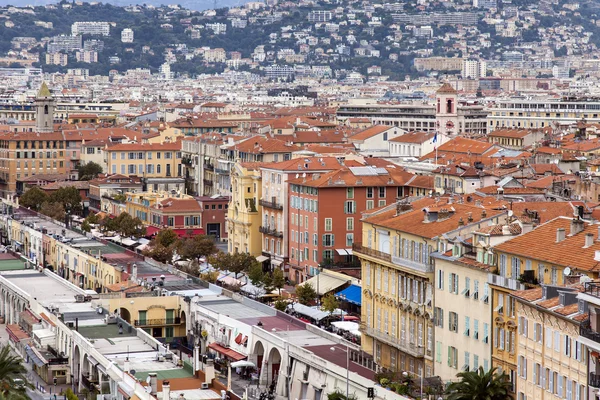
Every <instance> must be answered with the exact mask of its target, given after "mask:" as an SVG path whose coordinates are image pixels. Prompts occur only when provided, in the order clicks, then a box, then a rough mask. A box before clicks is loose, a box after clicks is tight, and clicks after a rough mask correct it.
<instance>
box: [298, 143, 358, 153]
mask: <svg viewBox="0 0 600 400" xmlns="http://www.w3.org/2000/svg"><path fill="white" fill-rule="evenodd" d="M304 149H305V150H307V151H312V152H314V153H317V154H357V153H356V150H355V148H354V145H353V144H352V143H336V144H335V145H331V146H330V145H322V144H307V145H305V146H304Z"/></svg>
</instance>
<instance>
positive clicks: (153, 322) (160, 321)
mask: <svg viewBox="0 0 600 400" xmlns="http://www.w3.org/2000/svg"><path fill="white" fill-rule="evenodd" d="M133 324H134V325H135V326H165V325H179V324H181V318H179V317H175V318H153V319H139V320H138V319H136V320H135V321H134V323H133Z"/></svg>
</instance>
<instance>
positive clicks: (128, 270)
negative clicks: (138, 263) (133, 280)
mask: <svg viewBox="0 0 600 400" xmlns="http://www.w3.org/2000/svg"><path fill="white" fill-rule="evenodd" d="M127 273H128V274H129V275H131V263H127Z"/></svg>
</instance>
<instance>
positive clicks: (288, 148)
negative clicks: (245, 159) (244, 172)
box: [228, 136, 299, 154]
mask: <svg viewBox="0 0 600 400" xmlns="http://www.w3.org/2000/svg"><path fill="white" fill-rule="evenodd" d="M228 148H229V149H230V150H237V151H239V152H241V153H249V154H265V153H291V152H292V151H296V150H298V149H299V148H298V147H297V146H294V145H292V144H290V143H288V142H286V141H284V140H279V139H275V138H272V137H266V136H252V137H250V138H248V139H246V140H244V141H241V142H238V143H235V144H233V145H231V146H229V147H228Z"/></svg>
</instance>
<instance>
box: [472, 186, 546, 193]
mask: <svg viewBox="0 0 600 400" xmlns="http://www.w3.org/2000/svg"><path fill="white" fill-rule="evenodd" d="M498 188H499V186H486V187H484V188H481V189H477V192H479V193H483V194H487V195H497V194H498ZM503 189H504V194H505V195H507V194H508V195H515V194H517V195H518V194H538V195H539V194H544V192H543V191H541V190H540V189H536V188H527V187H524V188H521V187H504V188H503Z"/></svg>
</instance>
